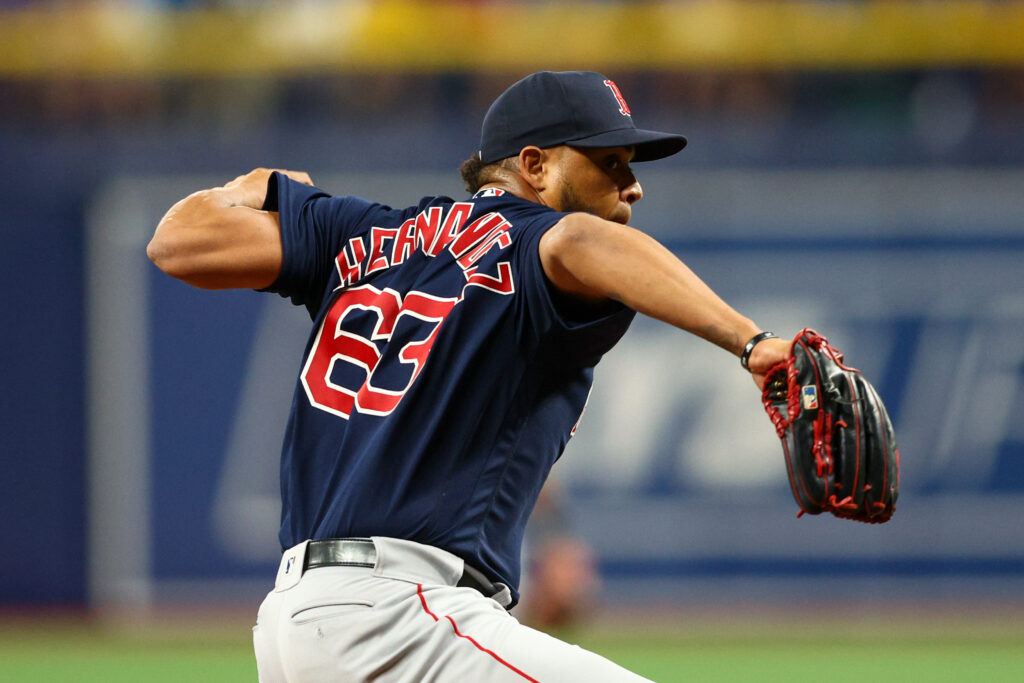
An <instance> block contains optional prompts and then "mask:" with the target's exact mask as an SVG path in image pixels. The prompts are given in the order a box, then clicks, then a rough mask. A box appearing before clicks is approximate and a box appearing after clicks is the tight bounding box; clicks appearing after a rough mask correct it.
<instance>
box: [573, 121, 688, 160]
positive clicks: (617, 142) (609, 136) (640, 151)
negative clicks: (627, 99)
mask: <svg viewBox="0 0 1024 683" xmlns="http://www.w3.org/2000/svg"><path fill="white" fill-rule="evenodd" d="M565 144H567V145H569V146H570V147H630V146H633V147H635V148H636V154H635V155H634V156H633V161H654V160H655V159H664V158H665V157H670V156H672V155H673V154H675V153H676V152H679V151H680V150H682V149H683V147H686V138H685V137H683V136H682V135H676V134H674V133H661V132H659V131H656V130H642V129H639V128H620V129H619V130H610V131H607V132H605V133H598V134H597V135H592V136H590V137H586V138H583V139H581V140H567V141H566V142H565Z"/></svg>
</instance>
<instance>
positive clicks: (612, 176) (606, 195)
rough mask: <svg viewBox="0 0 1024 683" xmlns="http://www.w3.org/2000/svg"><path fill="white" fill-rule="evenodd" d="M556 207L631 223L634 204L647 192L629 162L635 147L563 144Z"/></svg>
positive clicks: (561, 209)
mask: <svg viewBox="0 0 1024 683" xmlns="http://www.w3.org/2000/svg"><path fill="white" fill-rule="evenodd" d="M561 152H562V153H561V155H560V157H559V171H560V173H559V183H558V187H557V195H556V196H557V198H556V202H557V203H558V206H555V207H554V208H556V209H558V210H560V211H586V212H588V213H592V214H594V215H595V216H599V217H601V218H604V219H606V220H610V221H615V222H617V223H623V224H625V223H628V222H629V219H630V217H631V216H632V213H633V209H632V206H633V204H634V203H635V202H638V201H640V198H641V197H643V196H644V192H643V189H641V187H640V183H639V182H637V179H636V177H635V176H634V175H633V171H632V170H631V169H630V167H629V162H630V161H631V160H632V159H633V148H632V147H596V148H591V149H587V148H582V147H568V146H567V147H563V148H562V149H561Z"/></svg>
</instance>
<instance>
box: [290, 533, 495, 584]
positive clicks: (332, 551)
mask: <svg viewBox="0 0 1024 683" xmlns="http://www.w3.org/2000/svg"><path fill="white" fill-rule="evenodd" d="M376 564H377V548H376V547H374V545H373V541H371V540H370V539H368V538H329V539H325V540H322V541H310V542H309V545H308V546H306V569H316V568H317V567H374V566H376ZM456 585H457V586H460V587H463V588H472V589H474V590H476V591H478V592H479V593H482V594H483V595H484V597H488V598H490V597H493V596H495V595H497V594H498V593H500V592H501V590H502V588H503V587H502V586H496V585H495V584H494V583H492V582H491V581H490V579H488V578H487V577H486V576H485V575H484V573H483V572H481V571H480V570H479V569H474V568H473V567H470V566H469V565H468V564H466V565H465V566H464V568H463V570H462V577H461V578H460V579H459V582H458V583H457V584H456Z"/></svg>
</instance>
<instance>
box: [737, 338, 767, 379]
mask: <svg viewBox="0 0 1024 683" xmlns="http://www.w3.org/2000/svg"><path fill="white" fill-rule="evenodd" d="M774 337H775V333H774V332H762V333H761V334H755V335H754V336H753V337H751V338H750V341H748V342H747V345H746V346H744V347H743V355H742V356H740V365H742V366H743V369H744V370H749V369H750V352H751V351H753V350H754V347H755V346H757V345H758V344H760V343H761V342H763V341H764V340H765V339H772V338H774Z"/></svg>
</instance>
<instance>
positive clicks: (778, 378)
mask: <svg viewBox="0 0 1024 683" xmlns="http://www.w3.org/2000/svg"><path fill="white" fill-rule="evenodd" d="M762 401H763V402H764V407H765V410H766V411H767V412H768V416H769V417H770V418H771V420H772V423H773V424H774V425H775V431H776V432H777V433H778V435H779V438H780V439H781V440H782V449H783V452H784V453H785V456H786V469H787V470H788V472H789V483H790V486H791V487H792V489H793V497H794V498H796V502H797V504H798V505H799V506H800V512H799V513H798V514H797V516H798V517H799V516H801V515H803V514H804V513H808V514H812V515H816V514H819V513H821V512H825V511H828V512H831V513H832V514H834V515H835V516H837V517H843V518H845V519H853V520H856V521H859V522H871V523H879V522H886V521H888V520H889V518H891V517H892V513H893V511H894V510H895V509H896V498H897V497H898V496H899V464H900V453H899V449H898V448H897V445H896V435H895V434H894V433H893V428H892V423H891V422H890V420H889V414H888V412H887V411H886V409H885V405H884V404H883V403H882V399H881V398H879V396H878V392H876V391H875V388H874V387H873V386H872V385H871V383H870V382H868V381H867V380H866V379H865V378H864V376H863V375H862V374H861V373H860V371H859V370H856V369H854V368H851V367H849V366H847V365H844V364H843V354H842V353H841V352H839V351H838V350H837V349H835V348H833V347H832V346H831V345H829V343H828V340H827V339H825V337H823V336H821V335H820V334H818V333H817V332H815V331H814V330H811V329H804V330H803V331H801V332H800V334H798V335H797V336H796V338H795V339H794V340H793V345H792V349H791V353H790V355H789V357H788V358H787V359H786V360H785V361H783V362H782V363H779V364H778V365H776V366H775V367H774V368H772V369H771V370H770V371H769V372H768V374H767V378H766V380H765V384H764V391H763V394H762Z"/></svg>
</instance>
